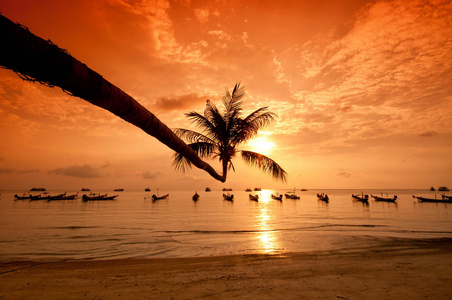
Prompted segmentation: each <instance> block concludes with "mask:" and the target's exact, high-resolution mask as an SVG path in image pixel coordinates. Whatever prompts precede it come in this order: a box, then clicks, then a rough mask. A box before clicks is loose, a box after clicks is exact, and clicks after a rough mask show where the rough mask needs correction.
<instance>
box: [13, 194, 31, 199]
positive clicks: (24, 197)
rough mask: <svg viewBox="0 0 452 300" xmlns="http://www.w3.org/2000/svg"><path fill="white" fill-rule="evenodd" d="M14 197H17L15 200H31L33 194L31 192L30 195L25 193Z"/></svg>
mask: <svg viewBox="0 0 452 300" xmlns="http://www.w3.org/2000/svg"><path fill="white" fill-rule="evenodd" d="M14 198H15V200H30V198H31V195H30V194H28V195H26V194H23V195H22V196H19V195H17V194H16V195H14Z"/></svg>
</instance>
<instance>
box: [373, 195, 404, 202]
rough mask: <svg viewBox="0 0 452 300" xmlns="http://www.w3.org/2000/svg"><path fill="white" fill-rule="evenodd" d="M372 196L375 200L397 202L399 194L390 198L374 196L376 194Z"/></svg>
mask: <svg viewBox="0 0 452 300" xmlns="http://www.w3.org/2000/svg"><path fill="white" fill-rule="evenodd" d="M370 196H371V197H372V198H374V199H375V201H385V202H396V200H397V195H394V197H392V198H389V197H380V196H374V195H370Z"/></svg>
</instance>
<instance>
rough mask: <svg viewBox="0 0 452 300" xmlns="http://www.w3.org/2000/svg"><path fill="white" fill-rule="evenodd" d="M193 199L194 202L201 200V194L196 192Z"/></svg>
mask: <svg viewBox="0 0 452 300" xmlns="http://www.w3.org/2000/svg"><path fill="white" fill-rule="evenodd" d="M192 199H193V201H195V202H196V201H198V199H199V194H198V192H195V194H194V195H193V197H192Z"/></svg>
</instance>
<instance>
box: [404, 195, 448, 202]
mask: <svg viewBox="0 0 452 300" xmlns="http://www.w3.org/2000/svg"><path fill="white" fill-rule="evenodd" d="M413 198H415V199H417V200H418V201H419V202H432V203H452V199H450V198H446V199H444V198H443V197H441V199H437V198H435V199H433V198H425V197H420V196H415V195H413Z"/></svg>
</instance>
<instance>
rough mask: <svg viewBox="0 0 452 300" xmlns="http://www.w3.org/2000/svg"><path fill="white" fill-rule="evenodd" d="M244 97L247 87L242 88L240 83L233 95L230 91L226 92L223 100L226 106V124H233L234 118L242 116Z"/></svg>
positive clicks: (235, 87) (224, 116) (224, 117)
mask: <svg viewBox="0 0 452 300" xmlns="http://www.w3.org/2000/svg"><path fill="white" fill-rule="evenodd" d="M244 95H245V87H241V86H240V82H239V83H237V84H236V85H235V86H234V90H233V91H232V94H230V93H229V90H226V92H225V94H224V95H223V97H222V99H221V100H222V102H223V105H224V115H223V119H224V120H225V122H226V124H229V123H230V122H231V120H232V118H231V117H232V116H236V117H238V116H240V114H241V111H242V106H243V104H242V98H243V96H244Z"/></svg>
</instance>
